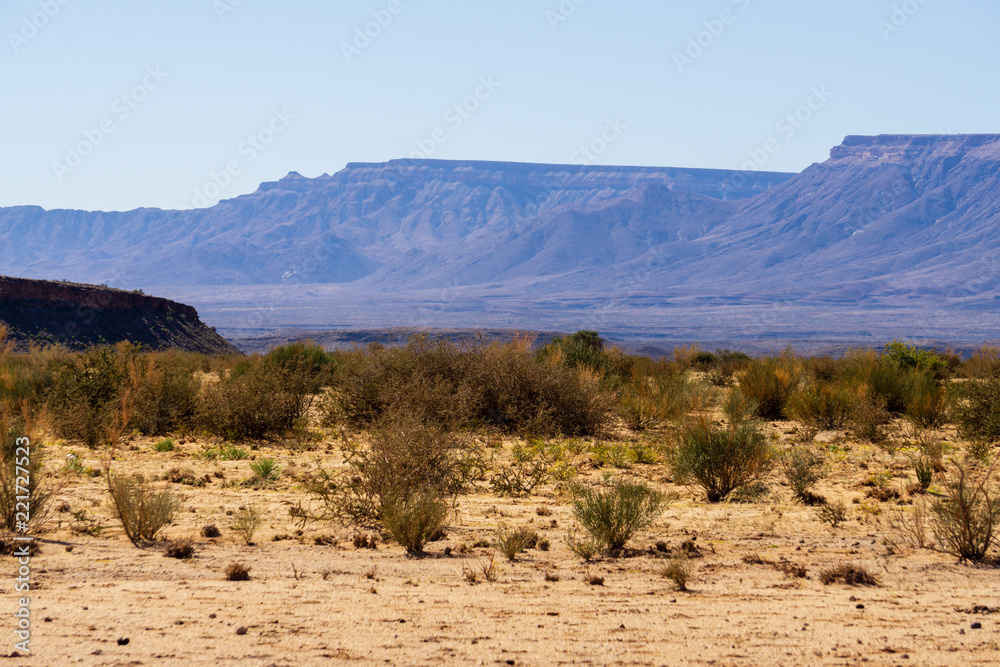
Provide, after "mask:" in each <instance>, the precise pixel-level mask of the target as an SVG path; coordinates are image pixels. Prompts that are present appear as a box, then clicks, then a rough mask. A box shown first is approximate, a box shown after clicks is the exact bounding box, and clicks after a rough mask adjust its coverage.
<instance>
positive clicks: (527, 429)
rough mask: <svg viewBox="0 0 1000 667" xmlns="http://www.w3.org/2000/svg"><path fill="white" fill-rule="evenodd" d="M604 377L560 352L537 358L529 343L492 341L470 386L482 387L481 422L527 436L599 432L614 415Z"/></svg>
mask: <svg viewBox="0 0 1000 667" xmlns="http://www.w3.org/2000/svg"><path fill="white" fill-rule="evenodd" d="M600 382H601V376H600V375H599V374H597V373H596V372H595V371H592V370H590V369H589V368H586V367H582V368H575V369H574V368H570V367H567V366H565V365H563V364H562V363H561V362H560V361H559V359H558V357H557V355H554V356H551V357H549V358H536V357H535V355H532V354H530V351H529V349H528V347H527V343H526V341H519V342H518V341H516V342H514V343H509V344H507V345H503V346H499V345H491V346H489V347H487V348H485V349H484V350H483V351H482V352H481V353H480V354H479V355H477V357H476V364H475V366H474V368H473V369H472V373H471V377H470V378H469V384H470V385H471V386H473V387H477V388H478V391H479V396H478V400H477V402H476V404H477V408H478V411H479V414H478V420H477V421H479V422H480V423H484V424H488V425H490V426H495V427H497V428H500V429H502V430H504V431H509V432H519V433H522V434H525V435H556V434H562V435H568V436H574V435H594V434H597V433H599V432H600V431H601V430H602V428H603V427H604V425H605V423H606V422H607V419H608V415H609V414H610V407H611V406H610V398H609V396H608V395H607V394H606V393H605V392H604V391H602V389H601V386H600Z"/></svg>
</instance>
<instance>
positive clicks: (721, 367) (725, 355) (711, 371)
mask: <svg viewBox="0 0 1000 667" xmlns="http://www.w3.org/2000/svg"><path fill="white" fill-rule="evenodd" d="M715 357H716V359H717V361H716V362H715V363H714V364H712V365H710V366H709V367H708V369H707V370H706V372H705V377H707V378H708V381H709V382H711V383H712V384H713V385H715V386H717V387H728V386H729V385H731V384H732V383H733V378H735V377H736V374H737V373H738V372H740V371H743V370H745V369H746V368H747V366H749V365H750V362H751V361H752V360H751V359H750V357H749V356H747V355H746V354H744V353H742V352H733V351H731V350H716V351H715Z"/></svg>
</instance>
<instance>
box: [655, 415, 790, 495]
mask: <svg viewBox="0 0 1000 667" xmlns="http://www.w3.org/2000/svg"><path fill="white" fill-rule="evenodd" d="M772 459H773V451H772V448H771V446H770V445H769V444H768V443H767V441H766V440H765V438H764V436H763V434H762V433H761V432H760V430H759V429H758V428H757V426H756V424H754V423H752V422H743V423H739V424H732V425H731V426H730V428H717V427H715V426H713V425H712V424H711V422H709V421H708V420H707V419H695V420H692V421H690V422H689V423H688V424H687V425H686V426H685V427H684V429H683V430H682V431H681V434H680V442H679V443H678V445H677V446H676V447H675V449H674V451H673V454H672V456H671V461H670V463H671V466H672V468H673V471H674V475H675V476H676V477H677V478H678V480H681V481H683V482H689V481H690V482H693V483H695V484H697V485H699V486H701V487H702V488H703V489H704V490H705V494H706V496H707V498H708V501H709V502H712V503H715V502H719V501H721V500H725V498H726V496H728V495H729V494H730V493H731V492H732V491H733V490H734V489H738V488H739V487H741V486H745V485H747V484H749V483H751V482H753V481H756V480H757V479H759V478H760V477H761V476H762V475H764V474H765V473H766V472H767V471H768V470H770V468H771V465H772Z"/></svg>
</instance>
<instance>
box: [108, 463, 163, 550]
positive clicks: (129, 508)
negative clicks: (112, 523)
mask: <svg viewBox="0 0 1000 667" xmlns="http://www.w3.org/2000/svg"><path fill="white" fill-rule="evenodd" d="M108 491H109V492H110V493H111V502H112V505H113V506H114V510H115V514H116V515H117V516H118V519H119V521H121V524H122V529H123V530H124V531H125V536H126V537H128V539H129V541H131V542H132V544H135V545H136V546H140V545H142V544H144V543H146V542H151V541H152V540H153V539H155V538H156V535H157V533H159V532H160V530H162V529H163V528H164V527H165V526H167V525H169V524H170V523H172V522H173V520H174V515H175V514H176V513H177V510H178V509H180V505H181V501H180V498H178V497H177V496H176V495H174V494H173V493H172V492H171V491H169V490H167V489H165V490H163V491H153V490H152V489H150V488H149V486H147V484H146V482H145V481H144V480H143V479H141V478H139V477H124V476H115V475H112V474H111V473H110V472H109V473H108Z"/></svg>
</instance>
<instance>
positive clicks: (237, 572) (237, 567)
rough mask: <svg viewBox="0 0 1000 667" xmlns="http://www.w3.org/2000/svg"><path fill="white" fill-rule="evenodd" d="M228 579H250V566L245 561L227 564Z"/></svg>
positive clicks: (226, 573)
mask: <svg viewBox="0 0 1000 667" xmlns="http://www.w3.org/2000/svg"><path fill="white" fill-rule="evenodd" d="M225 575H226V581H249V580H250V568H249V567H247V566H246V565H244V564H243V563H230V564H229V565H227V566H226V572H225Z"/></svg>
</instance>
